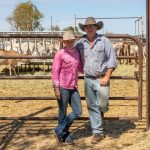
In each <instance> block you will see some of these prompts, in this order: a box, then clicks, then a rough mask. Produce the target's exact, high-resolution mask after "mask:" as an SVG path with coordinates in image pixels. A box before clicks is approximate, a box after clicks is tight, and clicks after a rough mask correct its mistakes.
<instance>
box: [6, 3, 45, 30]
mask: <svg viewBox="0 0 150 150" xmlns="http://www.w3.org/2000/svg"><path fill="white" fill-rule="evenodd" d="M43 17H44V16H43V14H42V13H41V12H40V11H39V10H38V9H37V7H36V6H35V5H33V4H32V2H31V1H28V2H26V3H20V4H18V5H17V6H16V8H15V10H14V11H13V13H12V15H11V16H9V17H8V18H7V21H8V22H9V24H10V25H11V26H12V27H13V30H16V31H36V30H39V31H42V30H44V28H43V27H42V25H41V19H42V18H43Z"/></svg>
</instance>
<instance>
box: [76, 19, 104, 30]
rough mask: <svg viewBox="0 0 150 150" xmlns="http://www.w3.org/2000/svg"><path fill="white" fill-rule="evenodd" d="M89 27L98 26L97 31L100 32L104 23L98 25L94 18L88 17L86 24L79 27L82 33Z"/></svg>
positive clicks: (100, 22)
mask: <svg viewBox="0 0 150 150" xmlns="http://www.w3.org/2000/svg"><path fill="white" fill-rule="evenodd" d="M87 25H96V26H97V30H100V29H101V28H102V27H103V25H104V24H103V22H102V21H99V22H97V23H96V21H95V19H94V18H93V17H87V18H86V21H85V24H81V23H79V27H80V29H81V30H82V31H85V29H84V27H85V26H87Z"/></svg>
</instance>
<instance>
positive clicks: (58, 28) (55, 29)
mask: <svg viewBox="0 0 150 150" xmlns="http://www.w3.org/2000/svg"><path fill="white" fill-rule="evenodd" d="M50 30H51V31H60V27H59V26H58V25H55V26H52V27H50Z"/></svg>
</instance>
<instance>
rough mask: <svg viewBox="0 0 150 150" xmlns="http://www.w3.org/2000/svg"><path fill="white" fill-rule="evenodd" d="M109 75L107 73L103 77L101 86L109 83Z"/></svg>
mask: <svg viewBox="0 0 150 150" xmlns="http://www.w3.org/2000/svg"><path fill="white" fill-rule="evenodd" d="M109 78H110V77H109V76H107V75H104V76H103V77H102V78H101V83H100V85H101V86H107V85H108V82H109Z"/></svg>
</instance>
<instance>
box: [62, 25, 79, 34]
mask: <svg viewBox="0 0 150 150" xmlns="http://www.w3.org/2000/svg"><path fill="white" fill-rule="evenodd" d="M68 30H71V31H73V32H74V27H72V26H69V27H66V28H64V29H63V31H68ZM75 30H76V32H77V33H79V30H78V27H76V29H75Z"/></svg>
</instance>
